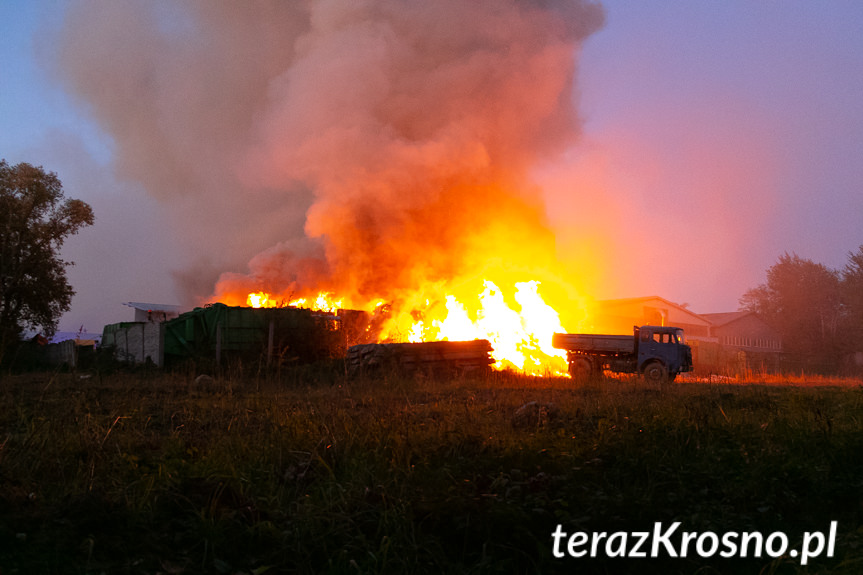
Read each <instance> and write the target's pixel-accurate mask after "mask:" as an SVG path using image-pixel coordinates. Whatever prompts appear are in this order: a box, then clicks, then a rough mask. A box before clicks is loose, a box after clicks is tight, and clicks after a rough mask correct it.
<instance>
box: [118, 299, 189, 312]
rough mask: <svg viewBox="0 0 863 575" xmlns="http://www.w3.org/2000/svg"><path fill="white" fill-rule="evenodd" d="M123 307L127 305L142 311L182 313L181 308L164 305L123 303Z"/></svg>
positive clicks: (137, 302)
mask: <svg viewBox="0 0 863 575" xmlns="http://www.w3.org/2000/svg"><path fill="white" fill-rule="evenodd" d="M123 305H127V306H129V307H133V308H135V309H139V310H141V311H164V312H171V313H180V306H178V305H170V304H164V303H143V302H139V301H127V302H123Z"/></svg>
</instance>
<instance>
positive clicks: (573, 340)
mask: <svg viewBox="0 0 863 575" xmlns="http://www.w3.org/2000/svg"><path fill="white" fill-rule="evenodd" d="M551 345H552V347H556V348H557V349H565V350H567V351H582V352H587V353H609V354H610V353H634V352H635V338H634V337H633V336H631V335H600V334H593V333H556V334H554V335H553V336H552V338H551Z"/></svg>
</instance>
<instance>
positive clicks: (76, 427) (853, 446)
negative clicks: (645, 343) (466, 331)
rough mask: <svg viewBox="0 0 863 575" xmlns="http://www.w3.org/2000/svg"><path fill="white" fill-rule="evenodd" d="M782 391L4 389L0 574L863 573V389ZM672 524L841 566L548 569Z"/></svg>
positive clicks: (55, 381)
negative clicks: (565, 544) (750, 537)
mask: <svg viewBox="0 0 863 575" xmlns="http://www.w3.org/2000/svg"><path fill="white" fill-rule="evenodd" d="M770 379H771V380H770V381H767V380H768V378H766V377H761V380H762V381H761V382H758V381H753V382H751V383H739V382H723V383H709V382H682V383H676V384H673V385H670V386H666V387H662V388H659V387H649V386H646V385H645V384H644V383H641V382H639V381H638V380H622V381H616V380H611V381H604V382H597V383H591V384H590V385H588V386H586V387H583V388H580V389H574V388H573V386H572V384H571V382H570V381H569V380H567V379H555V378H546V379H542V378H527V377H521V376H516V375H512V374H500V373H497V374H493V375H490V376H488V377H480V378H463V377H451V378H433V377H426V376H422V377H420V376H413V377H411V376H404V375H397V374H380V375H379V376H377V377H370V378H364V379H356V380H349V379H347V378H345V376H344V375H343V374H341V372H340V370H339V369H338V366H337V365H335V366H330V367H321V366H318V367H316V368H307V369H301V370H297V371H292V372H290V373H283V374H282V376H281V378H280V379H279V380H278V381H277V380H276V379H275V378H272V377H266V376H263V375H260V376H257V377H240V376H233V377H231V376H224V377H217V378H216V379H215V380H213V381H208V382H196V381H195V378H194V374H188V375H187V374H165V373H159V372H139V373H125V374H122V373H121V374H112V375H99V374H92V375H90V374H85V375H81V374H51V373H46V374H37V375H34V374H29V375H22V376H3V378H2V379H0V574H2V575H9V574H13V573H21V574H24V573H26V574H32V573H82V574H83V573H94V574H98V573H135V574H136V573H165V574H192V573H219V574H231V573H245V574H250V575H251V574H261V573H558V572H559V573H629V572H632V573H692V574H694V573H699V574H715V573H836V574H839V573H860V572H863V521H861V519H863V382H861V381H859V380H841V381H840V380H837V381H833V380H819V381H811V380H807V379H806V378H802V377H801V378H795V379H793V380H789V379H782V378H770ZM529 402H537V404H536V405H533V406H532V407H528V408H525V409H522V410H521V411H519V408H520V407H521V406H523V405H525V404H527V403H529ZM674 521H680V522H681V527H680V530H681V531H683V530H685V531H692V532H706V531H713V532H716V533H719V534H720V536H721V534H722V533H724V532H728V531H736V532H751V531H759V532H762V533H764V534H765V535H766V534H769V533H772V532H774V531H781V532H783V533H785V534H787V536H788V538H789V541H790V544H791V546H792V547H795V546H796V547H798V548H799V546H800V544H801V538H802V537H803V536H804V533H805V532H807V531H822V532H825V533H826V532H827V530H828V528H829V524H830V521H837V522H838V530H837V537H836V543H835V554H834V555H835V556H834V557H832V558H827V557H824V556H823V554H822V556H821V557H818V558H815V559H813V560H812V561H811V562H810V564H809V565H807V566H802V565H801V564H800V560H799V558H793V557H791V556H790V555H786V556H783V557H777V558H772V557H769V556H767V555H763V556H762V557H760V558H751V557H750V558H747V559H730V558H722V557H720V556H719V555H718V554H715V555H714V556H713V557H710V558H701V557H698V556H697V554H696V553H694V552H693V551H692V550H690V552H689V554H688V556H687V557H686V558H670V557H668V556H667V555H666V556H663V557H660V558H656V559H653V558H645V559H624V558H615V557H607V556H605V555H602V554H600V556H599V557H596V558H593V559H590V558H581V559H571V558H558V557H555V556H554V555H553V548H552V536H551V534H552V532H553V531H554V530H555V528H556V527H557V525H558V524H560V525H562V527H563V530H564V531H567V532H568V533H572V532H576V531H579V530H581V531H584V532H586V533H599V532H606V533H609V534H611V533H613V532H618V531H625V532H636V531H645V530H650V529H651V528H652V526H653V525H654V524H655V523H656V522H663V524H664V525H665V526H669V525H671V524H672V522H674Z"/></svg>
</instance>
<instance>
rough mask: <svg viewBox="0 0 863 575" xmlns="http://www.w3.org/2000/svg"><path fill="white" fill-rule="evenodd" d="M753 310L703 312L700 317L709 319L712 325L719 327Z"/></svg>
mask: <svg viewBox="0 0 863 575" xmlns="http://www.w3.org/2000/svg"><path fill="white" fill-rule="evenodd" d="M753 313H755V312H752V311H728V312H723V313H703V314H701V317H703V318H704V319H706V320H707V321H709V322H710V323H711V324H712V325H713V326H714V327H721V326H723V325H726V324H729V323H731V322H733V321H737V320H738V319H741V318H743V317H746V316H748V315H750V314H753Z"/></svg>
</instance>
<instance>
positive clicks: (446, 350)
mask: <svg viewBox="0 0 863 575" xmlns="http://www.w3.org/2000/svg"><path fill="white" fill-rule="evenodd" d="M492 351H493V349H492V347H491V343H489V341H488V340H487V339H475V340H473V341H429V342H423V343H367V344H362V345H354V346H351V347H349V348H348V354H347V364H348V370H349V371H350V372H351V373H360V372H363V371H369V370H373V369H378V368H381V367H390V368H396V369H401V370H405V371H416V370H432V371H434V370H439V369H441V370H458V371H472V370H476V369H485V368H487V367H488V366H489V365H490V364H492V363H494V359H492V357H491V352H492Z"/></svg>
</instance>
